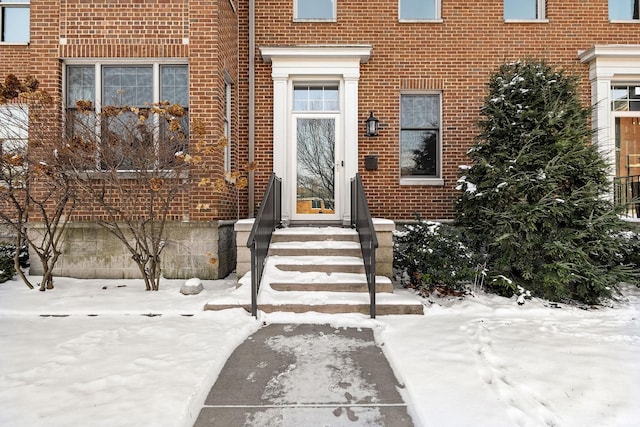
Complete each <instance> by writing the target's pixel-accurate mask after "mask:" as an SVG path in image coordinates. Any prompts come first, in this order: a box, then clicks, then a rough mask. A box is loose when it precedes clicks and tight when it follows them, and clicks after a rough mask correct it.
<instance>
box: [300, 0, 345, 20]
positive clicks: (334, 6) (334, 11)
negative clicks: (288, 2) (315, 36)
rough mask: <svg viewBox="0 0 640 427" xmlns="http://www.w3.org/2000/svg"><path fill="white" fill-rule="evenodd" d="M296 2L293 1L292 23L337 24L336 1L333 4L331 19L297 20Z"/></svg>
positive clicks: (333, 0)
mask: <svg viewBox="0 0 640 427" xmlns="http://www.w3.org/2000/svg"><path fill="white" fill-rule="evenodd" d="M298 1H300V0H293V21H294V22H337V20H338V18H337V16H338V0H331V1H332V2H333V12H332V16H331V18H298Z"/></svg>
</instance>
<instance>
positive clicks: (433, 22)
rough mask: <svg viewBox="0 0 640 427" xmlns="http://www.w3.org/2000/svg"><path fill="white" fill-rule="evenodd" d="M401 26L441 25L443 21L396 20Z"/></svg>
mask: <svg viewBox="0 0 640 427" xmlns="http://www.w3.org/2000/svg"><path fill="white" fill-rule="evenodd" d="M398 22H399V23H401V24H442V23H443V22H444V20H443V19H398Z"/></svg>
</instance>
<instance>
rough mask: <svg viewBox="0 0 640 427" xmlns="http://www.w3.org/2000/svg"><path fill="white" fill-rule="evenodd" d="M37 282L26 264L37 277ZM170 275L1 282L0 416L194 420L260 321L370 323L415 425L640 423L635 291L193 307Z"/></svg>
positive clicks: (141, 422)
mask: <svg viewBox="0 0 640 427" xmlns="http://www.w3.org/2000/svg"><path fill="white" fill-rule="evenodd" d="M35 281H36V282H37V278H36V279H35ZM234 284H235V278H234V277H229V278H228V279H226V280H217V281H204V291H203V292H202V293H201V294H199V295H189V296H185V295H182V294H180V293H179V288H180V286H181V285H182V281H171V280H165V281H163V282H162V284H161V288H160V291H158V292H146V291H144V285H143V284H142V281H138V280H78V279H70V278H57V280H56V289H54V290H52V291H47V292H38V291H36V290H33V291H32V290H29V289H27V287H26V286H24V285H23V284H22V282H20V281H17V280H14V281H10V282H6V283H4V284H0V425H1V426H11V427H36V426H43V427H44V426H47V427H50V426H64V427H68V426H109V427H114V426H127V427H129V426H170V427H174V426H177V427H181V426H191V425H192V424H193V422H194V420H195V418H196V417H197V415H198V412H199V410H200V406H201V405H202V403H203V401H204V398H205V396H206V393H207V392H208V390H209V388H210V387H211V386H212V385H213V383H214V381H215V379H216V377H217V375H218V373H219V372H220V370H221V369H222V367H223V365H224V362H225V360H226V358H227V357H228V356H229V355H230V354H231V352H232V351H233V349H234V348H235V347H236V346H237V345H238V344H239V343H240V342H242V341H243V340H244V339H245V338H246V337H247V336H248V335H249V334H251V333H252V332H253V331H255V330H256V329H257V328H259V327H260V325H261V324H262V322H267V323H276V322H278V323H282V322H287V323H296V322H313V323H330V324H332V325H333V326H335V327H342V326H355V327H371V328H373V329H374V331H375V336H376V339H377V341H378V343H379V344H380V345H381V346H382V348H383V350H384V352H385V354H386V355H387V358H388V359H389V361H390V363H391V365H392V366H393V368H394V370H395V371H396V375H397V376H398V378H399V380H400V381H401V382H402V383H404V384H405V388H404V389H403V390H402V391H401V392H402V393H403V396H404V398H405V400H406V401H407V402H408V403H409V406H410V408H409V411H410V413H411V415H412V416H413V418H414V422H415V424H416V425H417V426H437V427H442V426H456V427H459V426H491V427H499V426H576V427H577V426H580V427H581V426H638V425H640V421H639V420H640V403H638V397H639V396H640V319H639V315H640V292H639V291H638V290H637V289H635V288H627V289H626V290H625V295H626V298H625V301H623V302H621V303H617V304H614V305H613V307H610V308H603V307H599V308H597V309H595V308H594V309H588V310H585V309H583V308H579V307H575V306H566V305H559V306H558V307H553V306H551V305H550V304H548V303H546V302H544V301H540V300H535V299H534V300H532V301H527V303H526V304H525V305H524V306H518V305H517V304H516V301H515V299H505V298H500V297H497V296H491V295H485V294H482V293H477V294H476V296H467V297H465V298H464V299H462V300H459V299H438V298H433V299H432V301H433V304H429V303H428V302H427V301H426V300H425V304H427V307H426V309H425V315H424V316H380V317H378V318H377V319H375V320H372V319H369V318H367V317H366V316H361V315H331V316H329V315H320V314H304V315H294V314H288V313H274V314H269V315H264V314H262V315H261V317H260V318H259V319H258V320H256V319H253V318H251V317H250V316H249V315H248V314H247V313H246V312H244V311H243V310H241V309H232V310H226V311H221V312H204V311H202V307H203V306H204V304H205V303H207V302H209V301H210V300H212V299H214V298H215V297H216V296H223V295H228V294H229V293H231V292H232V290H233V288H234Z"/></svg>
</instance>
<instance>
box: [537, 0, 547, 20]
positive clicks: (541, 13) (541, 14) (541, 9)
mask: <svg viewBox="0 0 640 427" xmlns="http://www.w3.org/2000/svg"><path fill="white" fill-rule="evenodd" d="M537 3H538V4H537V6H538V18H537V19H547V15H546V13H545V12H546V10H545V9H546V7H545V6H546V1H545V0H537Z"/></svg>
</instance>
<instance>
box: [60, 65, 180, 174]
mask: <svg viewBox="0 0 640 427" xmlns="http://www.w3.org/2000/svg"><path fill="white" fill-rule="evenodd" d="M76 65H81V66H93V67H95V71H94V76H95V82H94V83H95V86H94V103H93V104H94V111H95V113H96V114H99V113H100V112H101V108H102V105H103V102H102V101H103V100H102V92H103V85H102V68H103V67H105V66H115V67H127V66H151V67H152V70H153V71H152V84H153V99H152V101H151V102H152V103H157V102H160V101H162V100H161V99H160V85H161V82H160V66H161V65H182V66H186V67H187V69H188V67H189V64H188V62H187V61H185V60H176V59H174V58H167V59H165V58H161V59H158V58H154V59H153V60H150V59H148V58H146V59H145V58H130V59H129V58H128V59H127V60H126V61H123V60H122V59H114V60H111V59H98V60H95V59H84V58H83V59H65V60H63V65H62V87H63V94H62V113H63V117H65V115H66V114H65V113H66V111H67V67H68V66H76ZM104 105H109V104H108V103H105V104H104ZM188 107H189V106H188ZM155 120H159V117H155ZM158 124H159V122H156V123H154V125H156V126H154V127H155V132H156V134H155V135H154V140H155V143H156V144H157V142H158V140H159V135H158V134H157V132H158V126H157V125H158ZM101 125H102V124H101V121H100V120H96V123H95V130H96V135H100V134H101ZM96 161H97V162H99V160H98V159H96ZM118 172H123V173H126V172H130V170H124V169H123V170H122V171H118Z"/></svg>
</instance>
